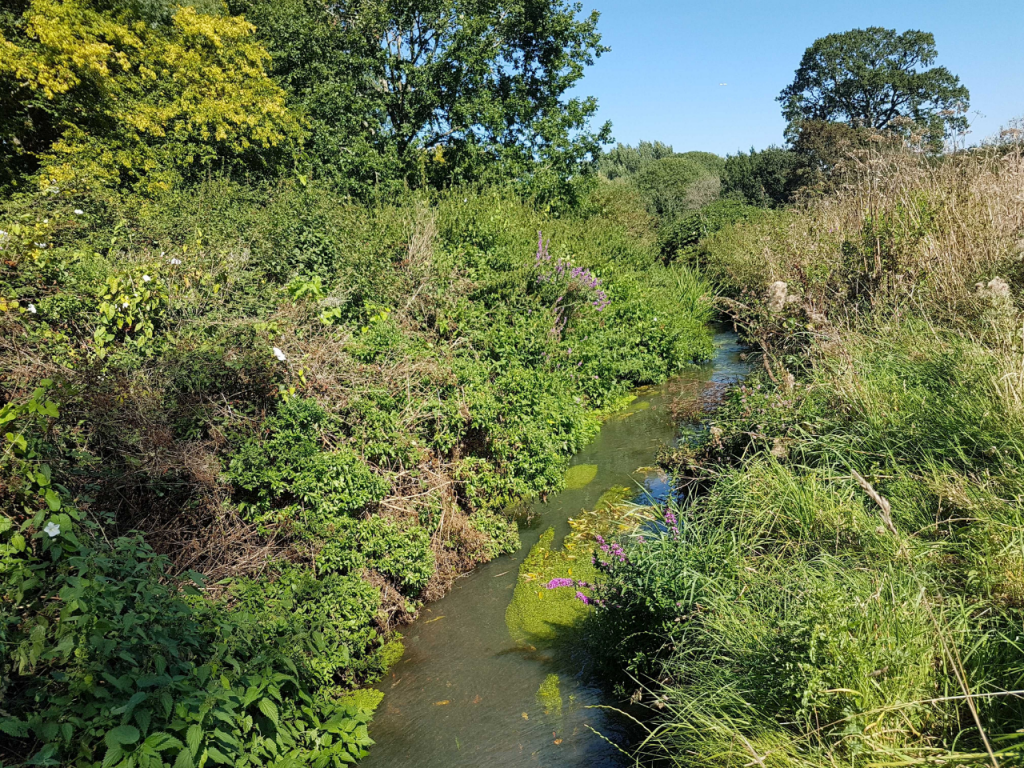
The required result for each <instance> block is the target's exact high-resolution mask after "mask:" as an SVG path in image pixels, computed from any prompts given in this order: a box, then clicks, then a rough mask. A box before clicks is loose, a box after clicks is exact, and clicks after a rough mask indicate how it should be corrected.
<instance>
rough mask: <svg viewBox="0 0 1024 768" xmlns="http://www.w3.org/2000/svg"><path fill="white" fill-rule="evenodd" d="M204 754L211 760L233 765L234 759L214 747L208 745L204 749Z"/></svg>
mask: <svg viewBox="0 0 1024 768" xmlns="http://www.w3.org/2000/svg"><path fill="white" fill-rule="evenodd" d="M206 754H207V755H209V756H210V759H211V760H213V761H214V762H217V763H220V764H221V765H234V761H233V760H232V759H231V758H230V757H228V756H227V755H225V754H224V753H223V752H221V751H220V750H219V749H217V748H216V747H210V748H209V749H208V750H206Z"/></svg>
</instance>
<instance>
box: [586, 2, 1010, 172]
mask: <svg viewBox="0 0 1024 768" xmlns="http://www.w3.org/2000/svg"><path fill="white" fill-rule="evenodd" d="M584 8H585V9H586V10H587V11H589V10H591V9H597V10H599V11H600V12H601V22H600V25H599V29H600V31H601V33H602V36H603V39H604V42H605V44H606V45H609V46H611V48H612V51H611V52H610V53H606V54H605V55H604V56H602V57H601V58H600V59H598V61H597V63H596V64H595V66H593V67H591V68H590V69H589V70H588V71H587V74H586V77H585V78H584V80H583V82H582V84H581V87H579V88H578V89H577V92H578V93H581V94H592V95H594V96H596V97H597V98H598V100H599V101H600V112H599V114H598V121H597V123H600V122H603V121H604V120H611V121H612V126H613V134H614V136H615V139H616V141H621V142H623V143H627V144H635V143H636V142H637V141H639V140H641V139H646V140H654V139H658V140H660V141H664V142H666V143H668V144H671V145H673V147H674V148H675V150H676V151H677V152H684V151H688V150H705V151H711V152H717V153H719V154H726V153H732V152H736V151H737V150H748V149H750V147H751V146H753V147H756V148H758V149H761V148H764V147H766V146H768V145H770V144H781V143H782V132H783V129H784V127H785V122H784V121H783V119H782V117H781V115H780V112H779V105H778V103H777V102H776V101H775V97H776V96H777V95H778V93H779V91H781V90H782V88H783V87H785V86H786V85H787V84H788V83H790V82H791V81H792V79H793V73H794V71H795V70H796V67H797V65H798V64H799V62H800V57H801V56H802V55H803V52H804V49H806V48H807V47H808V46H809V45H810V44H811V43H812V42H814V40H815V39H816V38H818V37H822V36H824V35H827V34H829V33H831V32H843V31H846V30H848V29H854V28H858V27H861V28H863V27H869V26H881V27H887V28H890V29H896V30H898V31H900V32H903V31H905V30H907V29H921V30H924V31H927V32H932V33H934V35H935V42H936V46H937V48H938V52H939V59H938V61H937V64H938V65H941V66H945V67H947V68H948V69H949V70H950V71H952V72H953V73H954V74H956V75H959V76H960V79H961V81H962V82H963V83H964V84H965V85H966V86H967V87H968V88H969V89H970V91H971V115H970V120H971V123H972V127H973V131H972V133H971V135H970V136H969V137H968V142H969V143H974V142H976V141H980V140H981V139H982V138H985V137H987V136H989V135H991V134H993V133H995V132H996V131H998V130H999V128H1000V126H1002V125H1005V124H1006V123H1007V121H1009V120H1010V119H1012V118H1016V117H1024V64H1022V63H1021V62H1022V58H1021V55H1022V53H1021V52H1022V48H1024V1H1022V0H999V1H996V0H972V2H969V3H968V2H963V1H962V0H961V1H960V2H952V1H951V0H929V1H926V0H887V1H882V0H857V2H843V3H839V2H832V1H831V0H817V1H813V0H787V1H786V2H757V0H725V1H722V0H718V1H717V2H712V1H711V0H703V2H673V1H672V0H632V1H630V0H584ZM719 83H728V85H724V86H722V85H719ZM976 113H981V114H976Z"/></svg>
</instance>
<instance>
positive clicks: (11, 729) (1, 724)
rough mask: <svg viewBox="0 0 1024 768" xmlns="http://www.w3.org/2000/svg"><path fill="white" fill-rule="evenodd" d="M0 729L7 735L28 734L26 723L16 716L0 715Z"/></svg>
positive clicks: (19, 735) (21, 735) (20, 735)
mask: <svg viewBox="0 0 1024 768" xmlns="http://www.w3.org/2000/svg"><path fill="white" fill-rule="evenodd" d="M0 731H3V732H4V733H6V734H7V735H8V736H15V737H17V738H22V737H24V736H28V723H26V722H24V721H22V720H19V719H18V718H16V717H0Z"/></svg>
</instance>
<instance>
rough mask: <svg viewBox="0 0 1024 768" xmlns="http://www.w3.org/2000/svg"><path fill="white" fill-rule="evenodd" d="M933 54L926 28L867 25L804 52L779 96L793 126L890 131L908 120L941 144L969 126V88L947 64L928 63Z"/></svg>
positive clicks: (825, 39)
mask: <svg viewBox="0 0 1024 768" xmlns="http://www.w3.org/2000/svg"><path fill="white" fill-rule="evenodd" d="M936 56H937V52H936V49H935V37H934V35H932V34H930V33H928V32H920V31H916V30H909V31H907V32H904V33H903V34H901V35H900V34H897V33H896V30H894V29H883V28H881V27H869V28H868V29H854V30H851V31H849V32H843V33H841V34H833V35H828V36H826V37H823V38H820V39H818V40H815V41H814V45H812V46H811V47H810V48H808V49H807V50H806V51H805V52H804V55H803V59H802V60H801V61H800V67H799V69H797V71H796V77H795V79H794V80H793V82H792V83H791V84H790V85H788V86H787V87H786V88H784V89H783V91H782V93H781V94H780V95H779V98H778V101H779V102H781V104H782V105H783V109H782V113H783V115H784V116H785V117H786V119H787V120H789V121H790V125H791V126H795V125H797V124H799V123H800V122H801V121H804V120H818V121H828V122H846V123H848V124H849V125H851V126H853V127H858V128H869V129H875V130H878V131H885V130H903V129H904V128H905V127H908V126H907V124H908V123H909V124H910V126H909V127H914V128H916V129H917V130H924V131H925V132H926V133H927V135H928V137H929V138H930V139H931V140H932V141H941V139H942V138H943V137H944V136H949V135H951V134H952V133H955V132H958V131H963V130H966V128H967V119H966V117H965V114H966V111H967V108H968V106H969V102H970V93H969V92H968V90H967V88H966V87H964V86H963V85H962V84H961V83H960V78H958V77H956V76H955V75H953V74H952V73H951V72H950V71H949V70H947V69H946V68H945V67H931V65H932V63H933V62H934V61H935V58H936ZM925 67H931V68H930V69H923V68H925Z"/></svg>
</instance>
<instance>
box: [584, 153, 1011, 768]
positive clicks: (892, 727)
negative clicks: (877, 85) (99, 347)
mask: <svg viewBox="0 0 1024 768" xmlns="http://www.w3.org/2000/svg"><path fill="white" fill-rule="evenodd" d="M873 162H875V161H874V160H873V159H871V158H868V159H867V160H866V163H867V167H868V168H871V169H872V170H873V171H878V173H877V175H874V176H871V178H872V179H874V181H873V182H872V181H869V179H868V178H867V177H864V178H863V181H861V180H860V179H861V177H851V178H850V179H848V183H849V186H848V187H847V188H846V189H845V190H843V189H840V190H839V192H837V193H836V194H835V195H833V196H831V197H827V198H823V199H821V200H819V201H816V202H814V203H811V204H808V205H807V206H805V207H797V208H792V209H788V210H784V211H778V212H769V213H766V214H764V215H763V216H762V217H760V218H757V219H752V220H749V221H747V222H744V223H739V224H737V225H735V226H733V227H731V228H730V227H726V228H725V229H722V230H721V231H720V232H719V233H718V234H717V235H713V236H711V238H709V239H708V240H706V241H704V242H703V243H702V244H701V245H700V248H701V249H703V254H702V258H703V259H707V263H708V264H709V265H710V268H711V269H712V271H713V273H714V274H715V275H716V277H717V279H718V280H720V282H721V285H722V287H723V289H724V290H725V291H726V292H727V294H728V295H727V297H726V300H725V302H724V304H725V306H727V307H728V309H729V310H730V312H732V313H733V315H734V317H735V319H736V321H737V323H739V324H741V326H742V327H743V329H744V330H745V333H746V336H747V338H748V339H749V340H750V341H751V342H752V344H753V345H754V349H753V354H754V355H755V360H757V361H758V362H759V363H761V365H760V366H759V367H758V369H757V371H756V372H755V373H754V374H753V375H752V376H751V377H750V379H749V380H748V382H747V383H746V384H744V385H743V386H740V387H738V388H736V389H735V390H733V391H732V392H731V393H730V394H729V396H728V397H727V398H726V399H725V401H724V403H723V404H722V405H721V406H720V407H719V408H718V410H717V411H716V412H715V413H714V414H713V415H712V416H711V417H710V424H709V425H708V426H709V428H708V429H706V430H704V431H703V432H702V433H700V436H698V437H697V438H694V439H693V440H691V441H689V442H688V443H685V444H683V445H681V446H680V447H679V448H677V449H675V450H673V451H671V452H668V453H667V454H666V456H665V461H666V463H667V464H668V465H669V466H670V467H672V468H673V469H675V470H676V472H677V478H678V479H677V482H678V483H679V485H680V490H681V494H680V496H679V499H678V500H677V501H675V502H673V504H672V505H670V507H669V508H668V510H667V511H664V510H663V511H662V514H663V518H664V522H663V524H662V525H660V526H653V527H652V526H650V525H648V526H647V527H646V529H645V530H642V531H639V532H637V533H634V534H632V535H631V536H627V537H626V539H625V542H628V543H625V542H624V543H623V546H624V548H625V553H626V560H625V561H624V562H617V563H614V564H613V565H611V566H609V567H607V568H605V571H606V572H605V573H604V575H603V578H602V586H601V587H600V589H599V591H598V593H597V597H598V598H599V599H598V603H597V604H598V606H599V607H598V610H597V612H596V614H595V617H594V622H595V632H596V637H597V638H598V639H597V643H598V644H599V645H600V646H601V647H602V648H603V649H604V651H605V654H604V657H603V658H604V661H605V663H606V665H608V667H610V668H613V669H617V670H619V671H620V673H621V671H623V670H624V671H626V672H628V673H629V675H630V676H631V677H622V678H620V679H621V680H622V682H621V686H622V687H621V689H620V690H621V691H622V693H623V694H624V695H629V694H633V695H634V697H635V698H639V699H640V700H641V701H643V702H646V703H647V704H648V705H649V706H650V707H651V710H650V711H651V716H652V717H651V722H650V723H649V727H650V732H649V736H648V738H647V739H646V740H645V741H644V742H643V743H642V744H641V746H640V749H639V753H640V756H641V757H642V758H643V759H644V760H650V761H652V762H653V761H657V760H668V761H669V762H670V763H671V764H673V765H681V766H727V765H740V764H742V765H748V764H754V765H765V766H807V767H808V768H810V767H811V766H814V767H815V768H817V767H818V766H840V765H842V766H880V765H950V766H951V765H979V766H980V765H989V766H992V765H1017V764H1020V763H1021V761H1022V760H1024V739H1022V738H1021V734H1020V733H1019V728H1020V722H1021V718H1022V716H1024V706H1022V703H1021V702H1022V695H1021V694H1020V690H1021V688H1022V686H1021V685H1020V682H1021V679H1022V673H1024V653H1022V651H1021V646H1020V627H1021V622H1022V621H1024V602H1022V601H1021V591H1020V584H1021V578H1020V573H1021V572H1022V571H1021V564H1022V558H1024V533H1022V532H1024V519H1022V513H1021V509H1022V507H1021V499H1022V498H1024V495H1022V491H1024V485H1022V481H1024V441H1022V439H1021V435H1022V434H1024V432H1022V429H1021V428H1022V426H1024V424H1022V423H1021V409H1020V398H1019V396H1018V394H1017V393H1018V387H1017V384H1018V382H1019V381H1020V363H1019V359H1020V358H1019V355H1020V352H1021V349H1022V348H1021V341H1020V339H1021V337H1020V335H1019V330H1020V328H1021V327H1024V315H1021V313H1020V311H1019V301H1020V300H1019V295H1020V289H1021V287H1022V286H1021V283H1020V279H1019V277H1018V276H1017V275H1018V272H1017V262H1018V256H1017V254H1018V251H1019V232H1020V230H1019V227H1020V221H1019V217H1018V216H1017V215H1016V214H1015V213H1013V210H1012V205H1011V202H1010V201H1011V200H1012V199H1013V198H1014V196H1015V195H1019V191H1020V183H1021V179H1022V178H1024V176H1022V175H1021V167H1022V166H1021V157H1020V155H1019V153H1016V154H1015V153H1013V152H1000V153H998V154H995V153H993V154H986V153H983V152H978V153H965V154H964V155H962V156H956V157H949V158H944V159H941V160H939V161H937V162H932V163H925V162H923V161H921V160H919V159H914V158H911V157H901V158H894V157H893V156H891V155H887V156H886V157H885V158H883V159H881V160H878V162H881V163H884V165H885V167H884V172H882V171H883V169H881V168H878V169H876V168H873V166H872V165H871V164H872V163H873ZM868 232H870V233H872V234H871V239H870V242H869V238H868V237H867V236H866V235H865V233H868ZM740 243H743V244H744V245H742V246H740V245H739V244H740ZM755 244H756V245H755ZM843 254H846V255H847V257H846V260H845V261H844V256H843ZM780 283H781V285H779V284H780ZM1011 327H1012V328H1015V329H1016V333H1009V332H1007V329H1008V328H1011ZM635 680H640V681H641V682H642V685H641V686H640V687H639V689H637V686H636V683H635V682H634V681H635Z"/></svg>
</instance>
